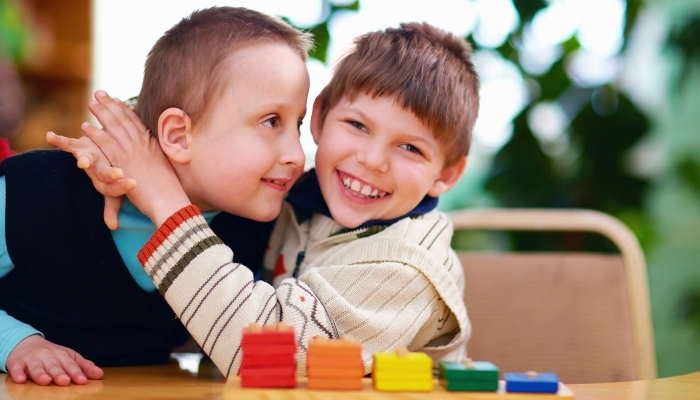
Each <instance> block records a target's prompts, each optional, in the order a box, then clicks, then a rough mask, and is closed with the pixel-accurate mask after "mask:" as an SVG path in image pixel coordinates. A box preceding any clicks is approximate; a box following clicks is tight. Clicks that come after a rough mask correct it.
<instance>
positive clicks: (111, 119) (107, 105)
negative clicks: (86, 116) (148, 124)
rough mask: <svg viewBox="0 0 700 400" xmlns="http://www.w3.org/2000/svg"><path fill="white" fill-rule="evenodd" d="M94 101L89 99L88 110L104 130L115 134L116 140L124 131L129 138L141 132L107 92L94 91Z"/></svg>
mask: <svg viewBox="0 0 700 400" xmlns="http://www.w3.org/2000/svg"><path fill="white" fill-rule="evenodd" d="M95 99H96V101H91V102H90V103H89V105H88V108H90V111H92V113H93V114H94V115H95V117H96V118H97V120H98V121H100V123H101V124H102V127H103V128H104V130H106V131H107V132H109V133H110V134H113V135H117V137H116V140H117V141H119V140H120V138H119V135H121V134H123V133H125V134H126V135H128V136H125V137H124V138H126V137H130V138H132V139H133V138H134V136H135V135H139V134H141V133H142V130H139V127H138V125H136V124H134V121H133V120H132V118H131V117H130V116H129V115H128V114H127V112H126V111H125V110H124V108H123V107H122V106H121V105H120V104H119V103H121V102H116V101H115V100H114V99H113V98H111V97H110V96H109V95H108V94H107V93H105V92H104V91H102V90H98V91H96V92H95Z"/></svg>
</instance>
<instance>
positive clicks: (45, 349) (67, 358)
mask: <svg viewBox="0 0 700 400" xmlns="http://www.w3.org/2000/svg"><path fill="white" fill-rule="evenodd" d="M5 366H6V367H7V371H8V372H9V373H10V376H11V377H12V380H13V381H14V382H15V383H24V382H26V381H27V379H31V380H33V381H34V382H36V383H37V384H39V385H42V386H46V385H50V384H51V382H53V383H54V384H56V385H58V386H68V385H69V384H70V383H71V382H73V383H75V384H77V385H84V384H86V383H87V381H88V379H101V378H102V375H103V372H102V369H101V368H99V367H98V366H96V365H95V363H93V362H92V361H89V360H86V359H84V358H83V357H82V356H81V355H80V354H78V353H76V352H75V351H73V350H71V349H69V348H67V347H63V346H59V345H57V344H54V343H51V342H49V341H48V340H46V339H44V338H42V337H41V336H39V335H32V336H29V337H28V338H26V339H24V340H23V341H21V342H20V343H19V344H18V345H17V346H16V347H15V348H14V350H12V352H11V353H10V356H9V357H7V362H6V364H5Z"/></svg>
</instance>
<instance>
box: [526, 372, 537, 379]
mask: <svg viewBox="0 0 700 400" xmlns="http://www.w3.org/2000/svg"><path fill="white" fill-rule="evenodd" d="M525 376H527V377H528V378H530V379H535V378H537V372H535V371H527V372H526V373H525Z"/></svg>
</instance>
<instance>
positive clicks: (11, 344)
mask: <svg viewBox="0 0 700 400" xmlns="http://www.w3.org/2000/svg"><path fill="white" fill-rule="evenodd" d="M31 335H42V334H41V332H39V331H38V330H36V329H34V328H32V327H31V326H29V325H27V324H25V323H23V322H20V321H18V320H16V319H15V318H13V317H11V316H10V315H8V314H7V313H6V312H5V311H2V310H0V370H1V371H2V372H7V369H6V367H5V363H6V362H7V357H9V356H10V353H11V352H12V350H14V348H15V347H16V346H17V345H18V344H19V342H21V341H22V340H24V339H26V338H27V337H29V336H31ZM42 337H43V335H42Z"/></svg>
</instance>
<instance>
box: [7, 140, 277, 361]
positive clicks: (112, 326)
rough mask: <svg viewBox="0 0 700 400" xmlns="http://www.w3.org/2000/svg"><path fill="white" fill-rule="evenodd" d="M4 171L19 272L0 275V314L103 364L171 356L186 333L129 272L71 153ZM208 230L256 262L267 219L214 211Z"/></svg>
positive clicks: (40, 155)
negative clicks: (0, 277) (7, 315)
mask: <svg viewBox="0 0 700 400" xmlns="http://www.w3.org/2000/svg"><path fill="white" fill-rule="evenodd" d="M3 174H4V175H5V179H6V185H7V206H6V212H5V214H6V227H5V228H6V239H7V249H8V252H9V255H10V258H11V260H12V263H13V264H14V266H15V268H14V269H13V270H12V271H11V272H10V273H8V274H7V275H6V276H5V277H4V278H2V279H0V310H5V311H7V313H8V314H9V315H11V316H13V317H14V318H16V319H18V320H20V321H22V322H25V323H27V324H30V325H32V326H33V327H34V328H36V329H38V330H40V331H41V332H42V333H43V334H44V335H45V337H46V339H47V340H49V341H51V342H54V343H57V344H60V345H63V346H66V347H69V348H71V349H73V350H75V351H77V352H78V353H80V354H81V355H83V356H84V357H85V358H87V359H89V360H92V361H94V362H95V363H96V364H97V365H100V366H117V365H139V364H153V363H162V362H167V361H168V357H169V353H170V351H171V350H172V348H173V347H175V346H177V345H179V344H181V343H183V342H184V341H185V340H186V338H187V337H188V334H187V331H186V330H185V329H184V327H183V326H182V324H181V323H180V321H179V320H178V319H177V318H176V316H175V314H174V313H173V311H172V310H171V309H170V307H169V306H168V305H167V303H166V302H165V301H164V300H163V298H162V297H161V295H160V294H159V293H158V292H152V293H147V292H145V291H143V290H142V289H141V288H140V287H139V286H138V285H137V284H136V282H135V281H134V280H133V278H132V277H131V275H130V274H129V272H128V271H127V268H126V266H125V265H124V263H123V261H122V259H121V257H120V255H119V252H118V251H117V248H116V246H115V244H114V241H113V239H112V237H111V234H110V231H109V229H108V228H107V227H106V226H105V224H104V222H103V208H104V200H103V197H102V195H100V194H99V193H98V192H97V191H96V190H95V189H94V188H93V185H92V183H91V182H90V180H89V178H88V177H87V175H86V174H85V173H84V172H83V171H82V170H80V169H78V168H77V167H76V166H75V159H74V158H73V156H72V155H70V154H67V153H63V152H60V151H45V150H42V151H33V152H28V153H25V154H21V155H17V156H13V157H10V158H8V159H7V160H5V161H3V163H2V164H0V175H3ZM211 226H212V229H213V230H214V231H215V232H217V235H219V237H220V238H221V239H222V240H223V241H224V242H225V243H226V244H227V245H228V246H229V247H231V248H232V249H234V252H235V253H234V254H235V261H236V262H239V263H242V264H243V265H246V266H248V267H250V268H251V269H253V272H254V273H255V272H256V270H257V269H259V268H261V265H262V257H263V254H264V251H265V246H266V245H267V240H268V237H269V233H270V230H271V227H272V224H271V223H267V224H262V223H258V222H254V221H250V220H246V219H243V218H240V217H236V216H233V215H230V214H226V213H220V214H219V215H218V216H217V217H215V218H214V220H213V221H212V223H211ZM241 233H244V234H241Z"/></svg>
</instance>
